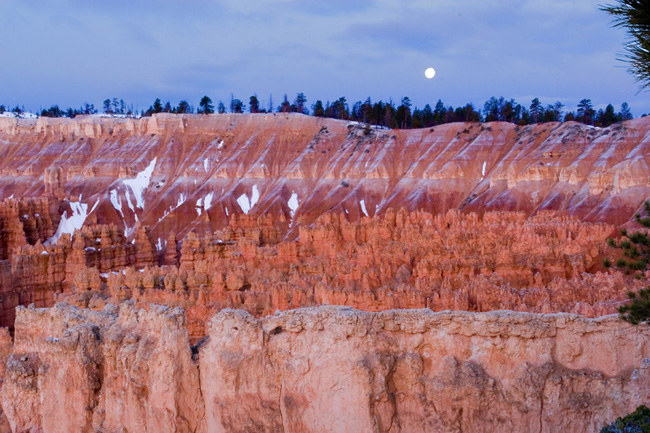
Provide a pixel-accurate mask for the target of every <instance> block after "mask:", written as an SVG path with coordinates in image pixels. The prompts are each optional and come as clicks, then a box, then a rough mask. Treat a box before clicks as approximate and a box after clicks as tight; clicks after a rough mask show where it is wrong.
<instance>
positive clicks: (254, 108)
mask: <svg viewBox="0 0 650 433" xmlns="http://www.w3.org/2000/svg"><path fill="white" fill-rule="evenodd" d="M248 110H249V111H250V112H251V113H259V112H260V101H259V100H258V99H257V95H253V96H251V97H250V99H249V100H248Z"/></svg>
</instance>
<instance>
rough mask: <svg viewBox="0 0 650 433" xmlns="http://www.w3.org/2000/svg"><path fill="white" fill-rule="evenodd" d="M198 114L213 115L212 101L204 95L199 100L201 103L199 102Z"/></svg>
mask: <svg viewBox="0 0 650 433" xmlns="http://www.w3.org/2000/svg"><path fill="white" fill-rule="evenodd" d="M198 112H199V114H212V113H214V105H212V99H210V98H209V97H208V96H207V95H205V96H204V97H203V98H201V101H199V110H198Z"/></svg>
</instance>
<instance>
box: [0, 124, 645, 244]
mask: <svg viewBox="0 0 650 433" xmlns="http://www.w3.org/2000/svg"><path fill="white" fill-rule="evenodd" d="M649 130H650V120H648V119H647V118H641V119H636V120H632V121H628V122H624V123H620V124H616V125H613V126H611V127H609V128H594V127H589V126H584V125H581V124H578V123H575V122H565V123H546V124H539V125H530V126H526V127H518V126H515V125H512V124H509V123H505V122H495V123H490V124H478V123H476V124H465V123H453V124H446V125H440V126H436V127H435V128H427V129H419V130H386V129H377V128H371V129H370V131H369V132H368V131H367V130H366V129H365V128H364V127H363V125H360V124H355V123H354V122H352V123H348V122H344V121H338V120H332V119H323V118H316V117H309V116H303V115H298V114H280V113H275V114H249V115H248V114H247V115H236V114H235V115H226V114H224V115H212V116H201V115H173V114H164V113H162V114H155V115H154V116H153V117H150V118H143V119H109V118H101V117H94V116H78V117H76V118H75V119H48V118H39V119H38V120H37V121H34V120H29V119H13V118H4V119H0V155H1V156H2V159H1V160H0V199H2V198H8V197H10V196H12V195H13V196H14V197H51V198H53V199H63V198H68V199H69V200H70V201H71V205H73V210H74V209H77V210H78V213H77V215H80V217H79V219H80V220H82V219H84V218H82V217H81V215H83V217H85V218H86V219H88V222H90V223H100V224H116V225H117V226H119V227H125V233H126V235H127V237H128V238H129V240H131V239H133V238H134V237H135V227H136V226H137V224H138V223H140V224H142V225H147V226H149V227H150V228H151V231H150V235H151V237H152V239H153V240H154V243H155V244H163V243H164V242H165V240H166V239H167V238H168V236H169V233H170V232H171V231H173V232H175V233H176V234H177V236H178V238H179V239H182V238H184V237H185V235H186V234H187V233H188V232H190V231H192V230H195V231H198V232H199V233H205V232H209V233H212V232H213V231H215V230H217V229H221V228H223V227H224V226H226V225H227V220H228V217H229V216H230V215H232V214H254V215H262V214H265V215H270V216H273V217H274V218H275V220H276V221H278V220H279V217H283V218H284V219H285V225H284V226H283V227H282V229H283V231H284V232H283V233H282V236H285V237H286V238H287V239H294V238H295V237H297V235H298V231H299V228H300V227H303V226H308V225H309V224H311V223H312V222H313V221H315V220H316V219H317V218H318V217H319V216H320V215H322V214H323V213H326V212H328V211H330V210H333V211H335V212H337V213H345V214H346V215H347V217H348V218H349V219H351V220H352V221H354V220H357V219H359V218H361V217H363V216H365V215H368V216H373V215H376V214H380V215H381V214H383V213H385V212H386V211H387V209H389V208H393V209H399V208H402V207H404V208H406V209H407V210H410V211H413V210H425V211H428V212H432V213H435V214H437V213H445V212H447V211H448V210H450V209H462V210H463V211H475V212H478V213H482V212H484V211H486V210H507V211H521V212H524V213H525V214H526V215H530V214H533V213H535V212H537V211H539V210H559V211H564V212H566V213H567V214H570V215H573V216H575V217H577V218H578V219H581V220H585V221H592V222H593V221H596V222H607V223H612V224H616V225H619V224H623V223H625V222H627V221H629V220H630V218H631V217H632V216H633V215H634V213H635V212H636V211H637V210H638V209H639V208H640V206H641V204H642V202H643V200H644V199H647V198H648V197H649V196H650V183H649V180H648V175H647V173H648V161H647V159H648V156H647V155H649V154H650V152H649V151H648V146H649V145H648V141H647V140H646V138H645V137H646V135H647V134H648V131H649ZM84 206H85V207H86V208H85V210H84V209H82V208H83V207H84ZM82 210H83V212H81V211H82ZM62 213H63V209H61V211H60V212H59V214H62ZM71 214H72V211H70V212H68V217H70V215H71ZM159 249H162V247H161V248H159Z"/></svg>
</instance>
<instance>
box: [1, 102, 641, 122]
mask: <svg viewBox="0 0 650 433" xmlns="http://www.w3.org/2000/svg"><path fill="white" fill-rule="evenodd" d="M265 105H266V104H265ZM564 108H565V106H564V104H562V103H561V102H559V101H558V102H555V103H554V104H549V105H546V106H544V105H543V104H542V103H541V102H540V100H539V99H538V98H534V99H533V100H532V101H531V103H530V105H529V106H524V105H521V104H519V103H517V102H516V101H515V100H514V99H509V100H508V99H505V98H504V97H500V98H496V97H491V98H490V99H488V100H487V101H486V102H485V104H484V105H483V109H482V110H477V109H476V108H475V107H474V105H473V104H471V103H468V104H465V105H464V106H460V107H453V106H451V105H445V104H444V103H443V102H442V100H440V99H439V100H438V102H436V104H435V105H434V106H433V107H431V105H429V104H426V105H425V106H424V107H423V108H418V107H413V104H412V103H411V99H410V98H409V97H404V98H402V100H401V102H400V104H399V105H397V104H396V103H395V102H393V100H392V99H391V100H389V101H388V102H384V101H381V100H380V101H377V102H372V100H371V99H370V98H367V99H366V100H365V101H364V102H361V101H357V102H355V103H353V104H348V101H347V99H346V98H345V97H341V98H339V99H337V100H335V101H334V102H329V101H327V102H325V103H323V101H321V100H317V101H316V102H314V103H313V104H312V105H311V106H309V105H307V98H306V97H305V94H304V93H298V94H297V95H296V97H295V99H294V100H293V102H290V101H289V99H288V97H287V95H284V98H283V100H282V102H281V103H280V104H279V105H278V106H274V104H273V97H270V98H269V102H268V104H267V105H266V107H263V106H262V102H261V101H260V100H259V99H258V97H257V95H253V96H251V97H250V98H249V100H248V105H246V104H245V103H244V102H243V101H242V100H240V99H237V98H235V97H234V96H231V98H230V104H229V105H228V106H226V105H225V104H224V103H223V101H219V102H218V103H217V106H216V109H215V106H214V104H213V102H212V99H211V98H210V97H208V96H204V97H203V98H201V100H200V101H199V104H198V106H197V108H196V110H195V109H194V107H193V106H192V105H190V103H189V102H187V101H186V100H181V101H180V102H179V103H178V105H175V106H172V105H171V103H170V102H169V101H167V102H165V103H164V104H163V102H162V101H161V100H160V98H157V99H156V100H155V101H154V103H153V104H152V105H151V106H149V108H148V109H147V110H146V111H144V110H142V111H140V112H139V113H138V112H137V111H135V110H133V106H132V105H131V106H127V105H126V103H125V102H124V100H123V99H119V100H118V99H117V98H112V99H106V100H104V101H103V103H102V113H105V114H107V115H119V116H151V115H152V114H154V113H179V114H183V113H188V114H192V113H197V114H212V113H222V114H223V113H227V112H228V113H244V112H249V113H274V112H277V113H302V114H307V115H312V116H316V117H328V118H333V119H341V120H352V121H358V122H364V123H368V124H372V125H379V126H384V127H388V128H398V129H410V128H427V127H431V126H436V125H441V124H443V123H451V122H494V121H503V122H510V123H514V124H517V125H529V124H533V123H545V122H562V121H571V120H574V121H577V122H581V123H584V124H586V125H592V126H601V127H605V126H609V125H612V124H614V123H617V122H620V121H623V120H629V119H632V118H633V116H632V113H631V112H630V108H629V106H628V104H627V103H626V102H624V103H623V104H622V105H621V107H620V110H619V111H616V110H615V109H614V106H613V105H612V104H608V105H607V107H606V108H605V109H604V110H603V109H599V110H596V109H594V107H593V104H592V102H591V100H590V99H583V100H582V101H580V102H579V103H578V106H577V107H576V110H575V111H566V112H565V111H564ZM4 111H13V112H15V113H20V112H21V111H22V110H21V109H20V108H19V107H16V108H14V109H13V110H7V109H6V108H5V106H3V105H0V114H1V113H3V112H4ZM96 113H98V110H97V109H95V107H94V105H93V104H85V106H83V107H80V108H78V109H76V108H68V109H66V110H63V109H60V108H59V106H58V105H53V106H52V107H50V108H47V109H43V110H41V112H40V115H41V116H44V117H71V118H72V117H74V116H76V115H80V114H96Z"/></svg>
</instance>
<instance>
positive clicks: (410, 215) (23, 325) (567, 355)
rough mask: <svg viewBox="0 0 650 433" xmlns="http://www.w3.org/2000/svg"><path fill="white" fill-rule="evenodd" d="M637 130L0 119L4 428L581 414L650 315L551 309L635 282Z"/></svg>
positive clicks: (639, 376)
mask: <svg viewBox="0 0 650 433" xmlns="http://www.w3.org/2000/svg"><path fill="white" fill-rule="evenodd" d="M648 131H650V120H648V119H647V118H643V119H637V120H633V121H629V122H624V123H621V124H617V125H614V126H612V127H610V128H604V129H601V128H592V127H588V126H584V125H581V124H577V123H575V122H566V123H562V124H559V123H548V124H541V125H531V126H526V127H518V126H515V125H512V124H508V123H500V122H496V123H491V124H447V125H441V126H436V127H435V128H427V129H422V130H408V131H400V130H395V131H393V130H387V129H381V128H375V127H372V128H369V129H368V128H365V127H364V126H363V125H360V124H357V123H354V122H352V123H348V122H343V121H337V120H332V119H321V118H314V117H308V116H303V115H297V114H280V113H276V114H259V115H214V116H198V115H197V116H194V115H171V114H158V115H154V116H153V117H150V118H144V119H107V118H101V117H96V116H80V117H77V118H75V119H72V120H71V119H46V118H39V119H37V120H35V119H14V118H0V155H1V156H2V158H0V326H7V327H8V329H4V328H2V329H3V330H2V331H0V358H2V357H3V356H5V355H7V354H8V353H10V352H12V350H13V354H11V355H10V356H9V357H8V360H7V363H6V368H7V373H6V376H5V382H4V385H3V388H2V402H3V403H2V404H3V408H4V412H5V414H6V418H3V416H0V431H6V430H7V429H8V426H9V425H11V428H12V429H13V430H14V431H48V432H49V431H103V432H113V431H115V432H117V431H124V430H126V431H193V432H204V431H205V432H212V431H296V432H305V431H381V432H415V431H458V432H468V431H472V432H479V431H485V432H488V431H506V432H507V431H512V432H515V431H516V432H519V431H539V432H552V431H563V430H564V431H577V432H581V431H593V430H597V429H598V427H599V426H600V425H602V424H603V423H604V422H605V421H607V420H612V419H614V418H615V417H616V416H619V415H622V414H625V413H626V412H629V411H631V410H633V409H634V408H635V407H634V406H635V405H636V404H638V403H648V402H649V395H648V392H649V391H648V390H649V389H650V382H649V379H648V374H649V373H648V369H649V368H650V361H647V360H644V358H648V356H649V355H648V350H649V348H648V347H649V346H648V345H647V343H646V342H647V341H648V331H647V328H632V327H630V326H628V325H625V324H623V323H621V322H619V321H617V320H616V319H615V318H614V317H611V316H607V317H603V318H599V319H593V320H592V319H587V318H585V317H578V316H573V315H566V314H559V315H548V314H547V313H560V312H566V313H575V314H580V315H582V316H587V317H598V316H603V315H606V314H611V313H613V312H615V311H616V307H617V306H618V305H620V304H621V303H622V302H624V300H625V292H626V291H627V290H629V289H633V290H634V289H638V288H640V287H642V286H643V285H644V284H645V283H644V281H642V280H637V279H634V278H632V277H631V276H628V275H624V274H623V273H620V272H617V271H613V270H606V269H604V268H603V266H602V259H603V257H605V256H614V258H615V254H616V252H614V251H613V249H611V248H609V247H608V246H607V245H606V243H605V240H606V239H607V238H608V237H609V236H613V235H616V233H617V227H620V226H626V227H628V228H631V229H634V227H635V223H634V222H633V216H634V214H635V213H636V212H637V211H639V209H640V208H641V205H642V203H643V201H644V200H646V199H648V198H649V197H650V177H648V172H649V170H648V165H647V162H648V155H650V152H649V149H648V146H649V145H648V143H650V141H648V140H647V138H646V136H647V135H648ZM645 277H646V279H647V278H648V277H650V274H648V273H647V274H646V275H645ZM56 301H66V302H68V303H70V304H73V305H76V306H78V307H83V309H76V308H75V307H73V306H70V305H68V304H65V305H64V304H59V305H57V306H56V307H54V308H51V309H36V308H33V307H32V308H30V309H25V308H22V307H19V308H18V309H17V310H16V306H19V305H27V304H34V307H51V306H53V305H54V303H55V302H56ZM125 301H128V302H126V303H124V302H125ZM120 303H122V304H121V305H120V306H119V307H115V306H113V305H112V304H120ZM152 303H153V304H162V305H165V306H166V307H161V306H150V304H152ZM326 304H336V305H346V306H349V307H354V308H357V309H360V310H364V311H366V312H360V311H355V310H351V309H346V308H333V307H322V308H315V309H304V310H296V311H288V312H286V313H277V314H275V315H273V312H275V311H276V310H281V311H283V310H290V309H294V308H300V307H318V306H321V305H326ZM177 307H182V309H183V310H181V309H180V308H177ZM229 308H237V309H239V311H233V310H230V309H229ZM404 308H409V309H422V310H417V311H385V310H392V309H404ZM504 309H507V310H514V311H519V312H524V311H525V312H532V313H544V315H541V314H524V313H515V312H512V311H511V312H502V311H501V312H494V313H475V314H474V313H468V312H440V313H433V311H442V310H464V311H470V312H487V311H494V310H504ZM16 311H17V316H16ZM183 311H184V312H183ZM215 314H216V316H215ZM213 317H214V318H213ZM14 322H15V341H14V346H13V349H12V346H11V335H12V334H11V333H12V332H14ZM204 337H205V338H204ZM190 344H195V346H193V347H192V348H190ZM2 373H3V370H2V368H0V377H1V376H2ZM332 414H336V415H337V416H330V415H332ZM122 429H124V430H122Z"/></svg>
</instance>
